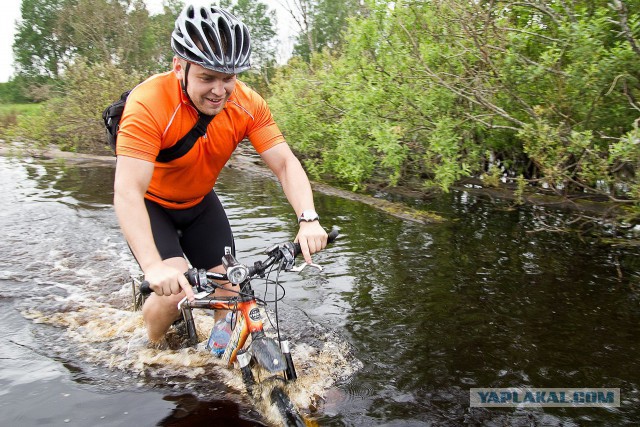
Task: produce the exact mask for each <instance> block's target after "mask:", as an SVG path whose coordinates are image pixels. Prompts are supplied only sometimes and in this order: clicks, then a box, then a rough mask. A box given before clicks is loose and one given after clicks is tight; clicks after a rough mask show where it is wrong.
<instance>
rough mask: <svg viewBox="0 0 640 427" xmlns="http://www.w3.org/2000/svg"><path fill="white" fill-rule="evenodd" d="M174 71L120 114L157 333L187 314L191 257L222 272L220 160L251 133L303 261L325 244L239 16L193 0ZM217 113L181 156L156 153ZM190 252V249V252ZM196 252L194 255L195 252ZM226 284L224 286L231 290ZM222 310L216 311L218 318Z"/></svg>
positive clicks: (129, 208)
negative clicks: (293, 223) (293, 224)
mask: <svg viewBox="0 0 640 427" xmlns="http://www.w3.org/2000/svg"><path fill="white" fill-rule="evenodd" d="M171 47H172V48H173V51H174V52H175V56H174V58H173V68H172V70H171V71H168V72H165V73H162V74H157V75H154V76H152V77H150V78H149V79H147V80H146V81H144V82H143V83H141V84H140V85H138V86H136V87H135V88H134V89H133V91H132V92H131V94H130V95H129V97H128V99H127V103H126V107H125V110H124V113H123V116H122V119H121V122H120V130H119V133H118V140H117V149H116V154H117V163H116V176H115V184H114V207H115V211H116V215H117V217H118V221H119V223H120V228H121V230H122V233H123V234H124V236H125V238H126V240H127V242H128V244H129V246H130V248H131V250H132V252H133V254H134V256H135V258H136V260H137V262H138V263H139V265H140V267H141V268H142V271H143V272H144V275H145V280H147V281H148V282H149V284H150V286H151V289H152V290H153V291H154V292H155V293H154V294H152V295H151V296H150V297H149V298H148V299H147V301H146V302H145V304H144V306H143V310H142V311H143V317H144V321H145V325H146V327H147V333H148V336H149V339H150V340H151V341H152V342H158V341H160V340H162V339H163V337H164V334H165V333H166V332H167V330H168V329H169V327H170V326H171V324H172V323H173V322H174V321H175V320H177V319H178V318H179V312H178V310H177V304H178V302H179V301H180V300H181V299H182V298H183V297H184V296H186V297H187V298H189V299H190V300H193V298H194V295H193V291H192V290H191V286H190V285H189V283H188V281H187V279H186V278H185V277H184V272H185V271H187V269H188V262H190V263H191V264H192V265H193V266H195V267H198V268H204V269H207V270H210V271H215V272H224V269H223V268H222V265H221V258H222V256H223V255H224V247H225V246H227V247H233V235H232V232H231V227H230V225H229V221H228V219H227V216H226V214H225V212H224V209H223V207H222V205H221V203H220V201H219V200H218V197H217V196H216V194H215V192H214V191H213V187H214V184H215V182H216V179H217V178H218V175H219V173H220V171H221V169H222V168H223V167H224V165H225V164H226V162H227V161H228V160H229V158H230V156H231V154H232V153H233V151H234V150H235V148H236V147H237V145H238V144H239V143H240V142H241V141H242V140H243V139H245V138H248V139H249V141H251V144H252V145H253V147H254V148H255V150H256V151H257V152H258V153H259V154H260V156H261V157H262V159H263V160H264V162H265V163H266V164H267V165H268V166H269V168H270V169H271V170H272V171H273V173H274V174H275V175H276V177H277V178H278V180H279V181H280V183H281V185H282V188H283V191H284V193H285V195H286V196H287V199H288V201H289V203H290V204H291V206H292V207H293V209H294V211H295V212H296V215H297V216H298V218H299V224H300V228H299V230H298V234H297V236H296V241H297V242H299V243H300V246H301V248H302V253H303V256H304V258H305V261H306V262H308V263H310V262H311V254H313V253H315V252H318V251H320V250H321V249H323V248H324V247H325V246H326V244H327V234H326V232H325V231H324V229H323V228H322V227H321V226H320V223H319V221H318V215H317V214H316V212H315V209H314V203H313V194H312V191H311V185H310V184H309V180H308V178H307V175H306V173H305V172H304V170H303V168H302V166H301V164H300V162H299V161H298V159H297V158H296V157H295V155H294V154H293V153H292V152H291V149H290V148H289V146H288V145H287V143H286V142H285V140H284V137H283V135H282V133H281V132H280V130H279V129H278V126H277V125H276V123H275V122H274V120H273V118H272V116H271V112H270V110H269V107H268V106H267V104H266V102H265V101H264V100H263V99H262V98H261V97H260V96H259V95H258V94H257V93H256V92H254V91H253V90H251V89H249V88H248V87H247V86H246V85H244V84H243V83H242V82H241V81H239V80H237V79H236V75H237V74H238V73H240V72H242V71H246V70H247V69H249V67H250V62H249V57H250V53H251V47H250V36H249V31H248V29H247V27H246V26H245V25H244V24H243V23H242V22H241V21H240V20H238V19H237V18H236V17H234V16H233V15H231V14H230V13H229V12H227V11H225V10H224V9H221V8H218V7H216V6H211V7H199V6H193V5H187V6H186V7H185V8H184V9H183V10H182V12H181V13H180V15H179V16H178V18H177V19H176V22H175V28H174V30H173V33H172V36H171ZM202 114H204V115H208V116H213V119H212V120H211V121H210V123H209V124H208V125H207V128H206V134H205V135H204V136H203V137H201V138H199V139H198V140H197V142H196V144H195V145H194V146H193V148H191V149H190V150H189V151H188V152H187V153H186V154H185V155H183V156H182V157H180V158H178V159H175V160H172V161H170V162H166V163H162V162H158V161H156V157H157V156H158V154H159V152H160V150H162V149H166V148H168V147H171V146H173V145H174V144H175V143H176V142H177V141H178V140H179V139H181V138H182V137H183V136H185V134H187V132H189V130H190V129H192V128H193V127H194V125H195V124H196V123H197V122H198V119H199V117H200V115H202ZM185 257H186V258H185ZM187 260H188V261H187ZM231 294H232V293H231V292H229V291H224V290H220V289H218V290H217V291H216V295H217V296H224V295H231ZM221 316H224V313H216V318H217V320H219V318H220V317H221Z"/></svg>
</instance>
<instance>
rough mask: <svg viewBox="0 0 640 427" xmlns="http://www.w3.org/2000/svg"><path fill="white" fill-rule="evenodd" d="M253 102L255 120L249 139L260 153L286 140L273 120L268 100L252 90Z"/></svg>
mask: <svg viewBox="0 0 640 427" xmlns="http://www.w3.org/2000/svg"><path fill="white" fill-rule="evenodd" d="M251 103H252V106H253V115H254V117H253V118H254V120H253V123H252V126H251V127H250V128H249V132H248V137H249V141H251V144H252V145H253V147H254V148H255V150H256V151H257V152H258V153H264V152H265V151H267V150H268V149H269V148H272V147H274V146H276V145H278V144H280V143H281V142H284V141H285V140H284V136H283V135H282V132H281V131H280V128H278V125H277V124H276V122H275V121H274V120H273V116H272V115H271V110H270V109H269V106H268V105H267V102H266V101H265V100H264V99H263V98H262V97H261V96H260V95H258V94H257V93H256V92H252V100H251Z"/></svg>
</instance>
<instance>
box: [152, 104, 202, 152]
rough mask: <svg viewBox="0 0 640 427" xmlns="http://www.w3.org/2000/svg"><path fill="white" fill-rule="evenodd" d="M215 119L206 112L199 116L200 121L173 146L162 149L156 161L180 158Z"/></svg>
mask: <svg viewBox="0 0 640 427" xmlns="http://www.w3.org/2000/svg"><path fill="white" fill-rule="evenodd" d="M211 120H213V116H207V115H206V114H200V115H199V116H198V122H197V123H196V124H195V126H194V127H193V128H192V129H191V130H190V131H189V132H188V133H187V134H186V135H185V136H183V137H182V138H180V140H179V141H178V142H176V143H175V144H174V145H173V146H172V147H169V148H165V149H164V150H160V153H159V154H158V157H156V161H157V162H160V163H167V162H170V161H172V160H175V159H178V158H180V157H182V156H184V155H185V154H187V153H188V152H189V150H191V148H193V146H194V145H195V143H196V141H197V140H198V138H200V137H201V136H202V135H204V134H205V133H207V126H209V123H211Z"/></svg>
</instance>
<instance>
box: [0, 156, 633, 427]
mask: <svg viewBox="0 0 640 427" xmlns="http://www.w3.org/2000/svg"><path fill="white" fill-rule="evenodd" d="M0 163H1V165H0V166H1V168H0V185H1V186H2V194H3V199H2V201H0V203H1V206H0V207H1V209H0V222H1V224H0V226H1V227H2V230H3V239H2V241H0V250H1V251H2V253H3V254H5V256H4V257H3V259H2V260H1V261H0V279H1V280H0V303H2V305H3V307H9V306H11V307H16V308H18V309H19V310H20V313H22V316H23V317H24V318H27V319H29V321H30V323H26V321H25V320H24V319H21V320H20V321H21V322H23V323H20V324H21V325H24V326H22V327H21V328H22V329H19V330H20V331H22V332H20V334H21V335H24V330H26V329H28V330H29V332H30V334H32V336H33V338H32V339H33V340H35V341H34V342H31V343H28V345H27V344H25V345H26V346H27V347H28V350H26V351H25V352H24V353H21V357H24V356H25V355H30V356H29V357H30V360H32V361H33V362H30V363H35V364H37V363H44V365H45V366H49V365H51V366H49V368H43V369H35V370H34V372H36V374H35V378H33V375H32V376H26V377H24V378H23V380H22V382H20V383H16V382H15V380H12V379H11V378H16V377H21V376H20V375H19V374H18V373H19V369H20V368H19V366H17V365H6V366H5V367H3V368H2V369H0V371H1V374H0V383H1V384H2V385H4V386H5V387H6V389H7V390H8V392H9V393H13V392H17V391H18V389H19V388H20V391H21V392H24V391H25V390H29V388H30V387H31V389H33V390H35V389H37V388H39V387H41V384H43V383H45V382H51V381H53V380H55V379H56V378H59V377H64V376H65V375H67V376H70V378H71V379H72V380H73V384H76V386H75V387H86V388H87V389H90V390H92V391H93V392H96V393H98V392H105V391H106V392H109V393H110V394H112V395H115V396H127V399H128V400H134V401H138V402H139V403H140V407H143V406H144V405H145V404H147V405H151V402H155V404H157V405H158V407H161V408H164V409H158V412H157V414H156V415H157V416H156V418H154V419H155V421H154V422H155V423H159V425H180V426H186V425H198V423H201V422H202V419H201V418H199V417H200V416H202V414H210V413H214V412H215V413H216V414H225V415H224V416H226V417H228V419H229V420H233V421H229V423H231V424H236V425H239V423H242V422H244V423H249V424H252V425H255V424H259V423H263V422H265V418H264V412H263V410H261V409H260V408H257V409H256V408H254V407H253V406H252V404H251V403H250V402H249V401H248V400H247V398H246V396H245V395H244V394H243V393H242V392H241V391H240V390H241V386H240V382H239V381H240V380H239V378H238V377H237V376H234V373H232V372H229V371H227V370H226V369H224V368H222V367H220V366H219V365H217V364H216V361H215V360H213V359H210V358H208V357H207V356H206V355H205V354H202V353H201V352H198V351H196V350H193V349H183V350H154V349H148V348H146V347H145V346H144V345H143V344H141V342H142V341H143V339H144V330H143V329H142V323H141V319H140V315H139V314H138V313H133V312H131V311H130V310H129V309H128V304H129V299H128V292H129V290H128V288H126V287H124V286H123V283H124V282H125V281H126V280H127V279H128V277H129V276H130V275H131V274H133V275H137V274H138V268H137V266H136V265H135V262H134V261H133V260H132V258H131V256H130V254H129V252H128V249H127V247H126V244H125V243H124V241H123V240H122V238H121V237H120V234H119V232H118V228H117V223H116V219H115V215H114V214H113V210H112V208H111V197H112V190H111V188H112V174H113V171H112V170H111V168H110V167H79V166H64V165H61V164H57V163H45V162H33V161H25V160H13V159H8V158H0ZM217 189H218V193H219V195H220V196H221V199H222V200H223V203H224V204H225V206H226V207H227V209H228V211H229V216H230V220H231V223H232V226H233V228H234V233H235V235H236V238H237V240H238V241H237V246H238V253H239V255H240V257H242V258H243V259H244V260H245V261H249V262H253V261H254V260H257V259H259V258H260V256H259V252H260V251H261V250H263V249H264V248H265V247H267V246H268V245H270V244H273V243H277V242H281V241H285V240H288V239H291V238H293V237H294V235H295V231H296V229H295V216H294V214H293V213H292V212H291V208H290V207H289V205H288V204H287V202H286V199H285V198H284V196H283V195H282V193H281V190H280V188H279V187H278V186H277V184H276V183H274V182H273V181H272V180H268V179H263V178H256V177H255V176H252V175H251V174H247V173H243V172H240V171H236V170H232V169H225V171H224V172H223V175H222V176H221V178H220V180H219V183H218V185H217ZM316 201H317V209H318V210H319V211H320V212H321V213H322V218H323V224H324V225H325V226H327V227H329V226H331V225H334V224H335V225H338V226H339V227H340V228H341V232H342V236H341V239H340V240H339V241H338V242H337V243H336V244H335V245H334V246H333V247H331V248H329V249H328V250H327V251H325V252H323V253H321V254H318V255H316V256H315V258H314V260H315V261H316V262H318V263H320V264H322V265H323V266H324V267H325V271H324V272H323V273H321V274H317V273H313V272H304V273H303V274H302V275H301V276H297V275H291V274H287V275H283V277H282V279H283V284H284V286H285V288H286V292H287V293H286V297H285V300H284V302H283V304H281V305H280V307H279V308H280V310H282V312H281V313H280V314H281V316H282V317H283V318H284V319H285V324H286V325H287V327H288V328H289V330H288V331H287V333H288V334H289V335H290V336H292V337H293V341H294V342H296V343H298V345H297V347H296V349H295V351H296V352H297V354H296V353H294V356H296V355H297V356H298V359H299V360H300V366H301V369H302V371H303V373H305V374H306V375H302V376H301V381H300V384H299V385H298V390H297V391H296V392H297V396H298V399H299V403H301V404H303V405H307V406H309V405H311V407H310V409H309V411H311V413H312V416H313V417H314V418H315V419H316V420H317V421H318V422H319V423H320V424H321V425H367V424H371V425H382V424H393V425H416V424H424V423H434V424H437V425H459V424H462V423H469V424H485V423H486V424H487V425H504V424H509V425H531V424H544V425H580V424H583V423H585V422H594V423H597V424H603V423H605V424H615V425H618V424H624V423H631V422H632V421H634V420H635V421H637V420H638V419H640V410H639V409H638V408H639V407H640V405H638V403H639V402H638V400H639V399H640V392H639V390H638V386H639V384H640V369H639V368H640V366H639V364H640V363H639V362H638V359H637V357H636V355H637V354H638V350H639V348H638V343H637V341H638V340H637V337H638V336H640V309H639V304H638V303H639V300H640V298H639V296H640V261H638V259H639V258H638V256H637V255H638V253H637V249H633V248H631V249H630V248H623V247H607V246H602V245H599V244H597V243H595V242H591V241H581V240H579V239H577V238H575V237H574V236H571V235H568V234H560V233H548V232H535V233H532V232H531V231H532V230H533V229H534V228H535V227H536V226H537V224H538V223H537V221H538V220H539V218H540V215H541V214H542V215H544V214H545V212H544V210H540V209H510V208H509V207H508V206H506V205H505V206H500V205H498V206H496V205H495V204H491V203H488V202H487V201H485V200H482V198H479V197H477V196H472V195H470V194H467V193H465V192H454V193H452V194H451V195H447V196H443V197H441V198H439V199H437V200H433V201H430V202H428V203H425V206H424V207H425V208H427V209H430V210H435V211H437V212H438V213H439V214H440V215H442V216H444V217H445V218H446V219H447V221H446V222H444V223H442V224H435V225H427V226H424V225H417V224H412V223H407V222H403V221H400V220H398V219H395V218H392V217H389V216H387V215H385V214H383V213H381V212H378V211H376V210H374V209H372V208H370V207H368V206H365V205H362V204H358V203H356V202H350V201H345V200H342V199H339V198H336V197H328V196H322V195H319V194H318V195H316ZM16 294H20V295H23V294H26V295H29V298H27V299H25V298H18V297H17V296H16ZM209 321H210V319H209V318H207V317H205V316H204V315H203V317H201V324H202V325H203V326H202V327H203V329H206V328H207V327H208V326H209V324H208V323H207V322H209ZM4 323H5V322H3V324H4ZM51 325H53V326H54V327H51ZM4 332H7V333H8V332H9V330H6V331H4ZM6 342H7V344H6V345H7V346H11V345H12V344H11V343H10V342H9V341H6ZM18 342H19V343H23V344H24V343H25V342H24V341H18ZM4 346H5V341H3V348H4ZM18 347H20V346H18ZM8 348H10V347H8ZM20 348H25V347H20ZM11 357H15V355H14V356H12V355H11V354H9V355H8V356H7V358H11ZM61 362H62V364H61ZM34 366H36V365H34ZM74 370H75V371H74ZM38 372H41V374H37V373H38ZM45 372H48V373H45ZM47 375H53V377H51V378H50V377H48V376H47ZM515 386H530V387H564V388H569V387H609V388H620V389H621V394H622V405H621V407H620V408H616V409H598V408H583V409H573V408H545V409H544V411H543V410H536V411H534V410H513V409H510V410H506V409H484V408H469V388H471V387H515ZM150 388H155V389H157V390H158V391H159V392H160V393H162V394H163V395H165V396H168V397H166V398H165V400H162V401H160V402H158V397H157V394H155V393H139V391H140V390H149V389H150ZM124 400H125V399H121V400H118V399H111V400H109V402H108V403H107V404H108V405H112V406H115V407H117V406H118V405H123V403H122V401H124ZM13 405H14V407H13V408H12V412H10V413H9V414H12V416H13V417H14V418H13V419H15V420H18V419H19V418H20V411H21V410H22V413H23V414H27V413H28V412H29V411H33V409H32V406H28V405H26V404H25V405H24V406H23V407H22V409H21V406H20V404H19V403H14V404H13ZM163 405H164V406H163ZM112 409H113V410H114V411H115V410H116V409H117V408H112ZM6 410H7V409H6V406H4V407H2V406H0V411H1V412H2V413H5V414H7V412H6ZM68 410H69V411H71V410H73V411H76V412H77V411H78V409H77V408H73V406H72V405H69V407H68ZM260 413H262V415H260ZM60 416H63V415H60ZM132 417H133V418H132V420H134V421H135V420H137V421H140V422H141V423H143V424H145V425H147V424H149V418H144V421H143V418H142V417H140V418H135V414H132ZM3 418H4V417H3ZM162 420H164V421H162ZM57 421H58V422H60V420H59V419H58V420H57ZM134 424H135V422H134Z"/></svg>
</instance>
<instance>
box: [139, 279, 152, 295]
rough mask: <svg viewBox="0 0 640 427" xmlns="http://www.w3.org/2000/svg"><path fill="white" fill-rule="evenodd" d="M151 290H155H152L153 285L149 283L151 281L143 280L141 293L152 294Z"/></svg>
mask: <svg viewBox="0 0 640 427" xmlns="http://www.w3.org/2000/svg"><path fill="white" fill-rule="evenodd" d="M151 292H153V291H152V290H151V286H150V285H149V282H147V281H146V280H145V281H143V282H142V283H141V284H140V293H141V294H142V295H150V294H151Z"/></svg>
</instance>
